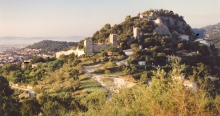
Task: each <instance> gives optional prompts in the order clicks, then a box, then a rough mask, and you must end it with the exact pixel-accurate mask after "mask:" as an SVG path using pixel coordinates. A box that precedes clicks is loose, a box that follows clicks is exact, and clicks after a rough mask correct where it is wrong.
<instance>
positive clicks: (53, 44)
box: [26, 40, 77, 53]
mask: <svg viewBox="0 0 220 116" xmlns="http://www.w3.org/2000/svg"><path fill="white" fill-rule="evenodd" d="M76 44H77V42H65V41H52V40H43V41H40V42H37V43H34V44H32V45H29V46H27V47H26V48H30V49H42V50H41V52H46V53H47V52H48V51H49V52H58V51H61V50H68V49H70V48H71V47H72V46H74V45H76Z"/></svg>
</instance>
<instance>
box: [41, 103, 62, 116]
mask: <svg viewBox="0 0 220 116" xmlns="http://www.w3.org/2000/svg"><path fill="white" fill-rule="evenodd" d="M63 110H64V107H63V106H62V105H61V104H60V103H58V102H57V101H54V102H53V101H48V102H46V103H44V104H43V106H42V111H43V114H45V115H46V116H59V115H60V113H61V111H63Z"/></svg>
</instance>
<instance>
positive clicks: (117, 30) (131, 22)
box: [78, 9, 196, 48]
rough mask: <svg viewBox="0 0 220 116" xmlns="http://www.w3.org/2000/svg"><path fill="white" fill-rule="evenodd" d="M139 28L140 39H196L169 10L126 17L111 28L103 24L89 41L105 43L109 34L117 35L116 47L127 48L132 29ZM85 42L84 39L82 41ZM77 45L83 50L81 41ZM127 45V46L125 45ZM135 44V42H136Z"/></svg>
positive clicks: (177, 16)
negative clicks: (180, 36) (186, 37)
mask: <svg viewBox="0 0 220 116" xmlns="http://www.w3.org/2000/svg"><path fill="white" fill-rule="evenodd" d="M134 27H139V29H140V35H141V37H140V39H145V38H147V37H152V36H154V35H168V36H169V37H171V38H173V39H174V38H176V36H175V35H183V34H185V35H188V36H189V39H192V40H193V39H196V35H195V34H194V32H193V30H192V28H191V27H190V25H189V24H187V23H186V21H185V20H184V18H183V16H180V15H178V14H177V13H174V12H173V11H169V10H163V9H160V10H148V11H144V12H142V13H139V14H137V16H134V17H131V16H130V15H127V16H126V18H125V21H123V22H121V23H120V24H115V25H113V26H111V25H110V24H105V25H104V26H103V27H102V28H101V29H100V30H97V31H96V32H95V33H94V34H93V36H92V37H88V38H86V39H90V40H92V41H93V43H106V42H108V37H109V35H110V33H113V34H117V35H118V39H117V43H118V45H120V44H124V45H125V48H128V47H129V45H130V43H132V39H134V38H133V28H134ZM84 40H85V39H84ZM84 40H81V41H80V42H79V44H78V46H79V48H83V41H84ZM127 43H129V45H127ZM136 43H137V42H136Z"/></svg>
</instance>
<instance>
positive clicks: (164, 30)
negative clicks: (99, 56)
mask: <svg viewBox="0 0 220 116" xmlns="http://www.w3.org/2000/svg"><path fill="white" fill-rule="evenodd" d="M157 12H158V10H152V11H151V12H148V13H145V12H143V13H140V15H139V19H137V20H153V21H154V23H155V24H156V25H157V27H156V28H155V29H154V31H153V33H156V34H158V35H168V36H170V37H171V38H172V36H173V35H176V36H178V37H180V39H181V40H187V41H188V40H189V36H188V35H185V34H179V33H177V32H176V31H174V32H172V34H171V32H170V30H169V28H168V27H167V24H168V23H169V25H171V26H174V25H175V19H173V18H172V17H166V16H159V15H158V13H157ZM166 12H167V13H169V12H171V11H167V10H166ZM162 19H163V20H162ZM176 24H177V27H178V28H179V29H180V33H184V31H183V30H184V29H185V28H186V26H187V24H186V23H184V22H183V21H179V20H177V21H176ZM181 30H182V31H181ZM153 33H146V34H153ZM143 35H145V34H140V29H139V27H133V37H132V38H131V39H130V40H129V41H128V42H127V45H130V44H131V43H132V42H133V41H134V40H135V39H140V38H141V37H142V36H143ZM174 38H175V37H174ZM121 44H122V43H120V46H122V45H121ZM117 45H118V44H117V35H116V34H110V35H109V43H107V44H98V43H93V42H92V40H85V41H84V49H81V50H80V49H78V48H77V49H76V50H69V51H61V52H57V53H56V57H57V58H59V57H60V55H62V54H64V55H69V54H71V53H74V54H75V55H77V56H80V55H83V54H87V55H91V54H92V53H95V52H100V51H101V50H104V49H105V48H107V47H110V46H114V47H117Z"/></svg>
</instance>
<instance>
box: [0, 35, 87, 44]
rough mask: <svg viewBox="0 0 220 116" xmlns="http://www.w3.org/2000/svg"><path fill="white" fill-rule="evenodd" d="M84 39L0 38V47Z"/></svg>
mask: <svg viewBox="0 0 220 116" xmlns="http://www.w3.org/2000/svg"><path fill="white" fill-rule="evenodd" d="M84 38H86V37H82V36H71V37H0V45H10V46H11V45H31V44H34V43H36V42H39V41H42V40H53V41H67V42H79V41H80V40H82V39H84Z"/></svg>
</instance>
